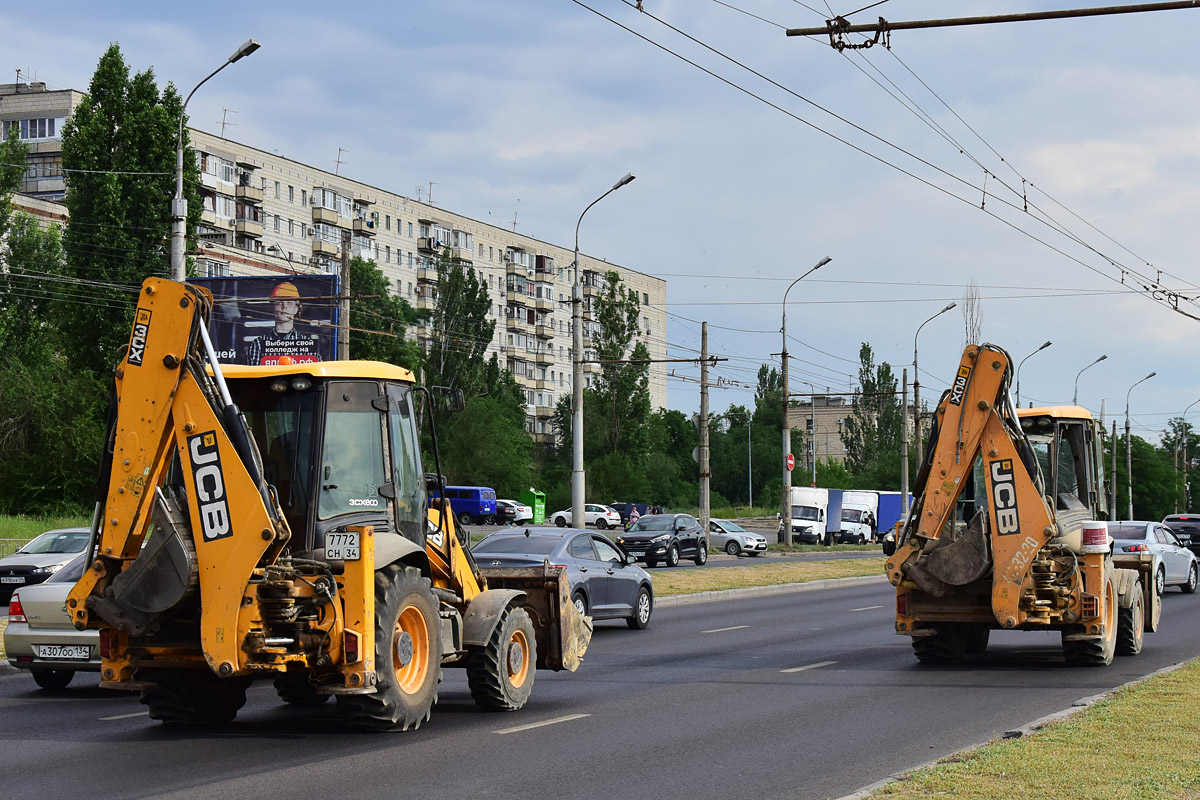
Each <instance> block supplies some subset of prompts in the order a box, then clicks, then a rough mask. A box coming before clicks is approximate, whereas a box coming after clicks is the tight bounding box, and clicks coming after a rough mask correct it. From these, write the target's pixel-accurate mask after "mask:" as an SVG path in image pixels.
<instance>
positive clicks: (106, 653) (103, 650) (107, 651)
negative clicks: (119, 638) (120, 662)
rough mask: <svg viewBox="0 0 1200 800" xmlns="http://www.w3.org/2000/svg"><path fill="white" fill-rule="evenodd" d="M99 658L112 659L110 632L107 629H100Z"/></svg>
mask: <svg viewBox="0 0 1200 800" xmlns="http://www.w3.org/2000/svg"><path fill="white" fill-rule="evenodd" d="M100 657H101V658H112V631H111V630H109V629H108V628H101V629H100Z"/></svg>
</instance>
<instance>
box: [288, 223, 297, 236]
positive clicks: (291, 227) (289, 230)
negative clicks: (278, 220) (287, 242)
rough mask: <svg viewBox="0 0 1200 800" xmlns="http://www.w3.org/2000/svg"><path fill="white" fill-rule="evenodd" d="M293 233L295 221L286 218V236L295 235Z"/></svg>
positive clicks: (294, 232) (294, 231)
mask: <svg viewBox="0 0 1200 800" xmlns="http://www.w3.org/2000/svg"><path fill="white" fill-rule="evenodd" d="M295 235H296V221H295V220H291V219H289V220H288V236H295Z"/></svg>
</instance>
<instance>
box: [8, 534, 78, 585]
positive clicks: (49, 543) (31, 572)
mask: <svg viewBox="0 0 1200 800" xmlns="http://www.w3.org/2000/svg"><path fill="white" fill-rule="evenodd" d="M90 535H91V531H90V530H89V529H87V528H60V529H58V530H53V531H46V532H45V533H43V534H41V535H39V536H37V537H36V538H34V539H33V540H31V541H30V542H28V543H26V544H25V545H23V546H22V547H21V549H20V550H18V551H17V552H15V553H13V554H12V555H11V556H6V557H5V558H0V602H4V603H7V602H8V599H9V598H10V597H12V593H13V592H14V591H16V590H17V589H19V588H21V587H22V586H30V585H32V584H35V583H41V582H43V581H45V580H46V579H47V578H49V577H50V576H51V575H53V574H54V573H56V572H58V571H59V570H60V569H62V567H63V565H64V564H66V563H67V562H69V561H70V560H71V559H72V558H74V557H75V554H76V553H82V552H83V550H84V548H85V547H87V543H88V537H89V536H90Z"/></svg>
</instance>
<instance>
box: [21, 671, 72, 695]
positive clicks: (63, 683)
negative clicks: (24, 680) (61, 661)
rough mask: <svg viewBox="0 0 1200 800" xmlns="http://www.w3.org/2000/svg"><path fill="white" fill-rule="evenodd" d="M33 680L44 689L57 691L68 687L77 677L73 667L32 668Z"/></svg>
mask: <svg viewBox="0 0 1200 800" xmlns="http://www.w3.org/2000/svg"><path fill="white" fill-rule="evenodd" d="M29 672H30V674H31V675H33V682H34V683H36V684H37V685H38V686H40V687H41V688H43V689H47V690H49V691H53V692H57V691H61V690H62V689H65V688H67V684H69V683H70V682H71V679H72V678H74V677H75V670H73V669H32V670H30V671H29Z"/></svg>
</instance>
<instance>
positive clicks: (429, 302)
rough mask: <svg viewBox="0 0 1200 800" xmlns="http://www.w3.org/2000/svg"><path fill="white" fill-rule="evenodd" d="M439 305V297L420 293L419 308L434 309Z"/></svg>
mask: <svg viewBox="0 0 1200 800" xmlns="http://www.w3.org/2000/svg"><path fill="white" fill-rule="evenodd" d="M436 307H437V298H436V297H434V296H432V295H419V296H418V297H417V308H424V309H428V310H430V311H432V310H433V309H435V308H436Z"/></svg>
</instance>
